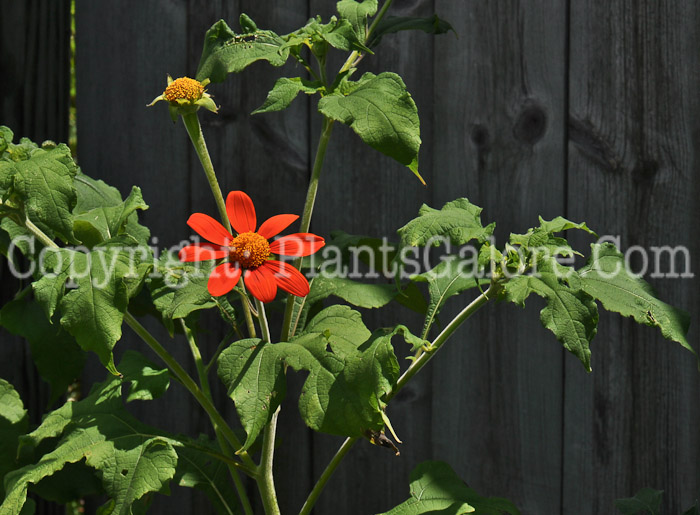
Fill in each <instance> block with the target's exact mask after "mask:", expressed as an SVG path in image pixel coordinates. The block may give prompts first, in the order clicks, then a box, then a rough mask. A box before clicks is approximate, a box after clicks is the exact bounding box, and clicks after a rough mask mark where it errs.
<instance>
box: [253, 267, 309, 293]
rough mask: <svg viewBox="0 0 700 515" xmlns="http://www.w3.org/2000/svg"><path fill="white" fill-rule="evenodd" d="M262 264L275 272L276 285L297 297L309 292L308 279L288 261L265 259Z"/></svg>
mask: <svg viewBox="0 0 700 515" xmlns="http://www.w3.org/2000/svg"><path fill="white" fill-rule="evenodd" d="M262 266H263V267H266V268H267V269H268V270H270V271H271V272H272V273H273V274H275V279H276V280H277V286H279V287H280V288H282V289H283V290H284V291H286V292H288V293H291V294H292V295H296V296H297V297H306V296H307V295H308V294H309V281H307V280H306V277H304V275H303V274H302V273H301V272H300V271H299V270H297V269H296V268H294V267H293V266H292V265H290V264H289V263H284V262H282V261H274V260H270V261H266V262H265V264H264V265H262Z"/></svg>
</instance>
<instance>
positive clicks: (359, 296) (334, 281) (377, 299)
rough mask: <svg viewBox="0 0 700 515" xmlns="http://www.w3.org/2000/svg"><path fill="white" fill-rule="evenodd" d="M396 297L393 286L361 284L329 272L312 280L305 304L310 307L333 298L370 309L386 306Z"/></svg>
mask: <svg viewBox="0 0 700 515" xmlns="http://www.w3.org/2000/svg"><path fill="white" fill-rule="evenodd" d="M396 295H397V291H396V287H395V286H394V285H393V284H367V283H361V282H358V281H354V280H352V279H350V278H348V277H342V276H339V275H337V274H336V273H335V272H334V271H330V270H329V271H324V272H322V273H320V274H319V275H317V276H316V277H314V278H313V282H312V284H311V289H310V291H309V294H308V295H307V296H306V299H307V300H306V303H307V305H308V306H311V305H313V304H314V303H316V302H318V301H321V300H323V299H326V298H328V297H330V296H335V297H338V298H341V299H343V300H344V301H345V302H347V303H348V304H351V305H353V306H357V307H358V308H367V309H372V308H381V307H382V306H386V305H387V304H388V303H389V302H391V301H392V300H393V299H394V297H396Z"/></svg>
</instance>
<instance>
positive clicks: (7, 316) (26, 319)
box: [0, 300, 85, 406]
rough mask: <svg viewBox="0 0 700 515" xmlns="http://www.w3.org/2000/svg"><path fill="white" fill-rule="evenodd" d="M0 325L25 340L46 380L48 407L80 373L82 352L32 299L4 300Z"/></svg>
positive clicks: (83, 354)
mask: <svg viewBox="0 0 700 515" xmlns="http://www.w3.org/2000/svg"><path fill="white" fill-rule="evenodd" d="M0 325H2V327H4V328H5V329H7V330H8V331H10V332H11V333H12V334H16V335H18V336H21V337H22V338H24V339H26V340H27V342H29V347H30V349H31V352H32V361H34V365H35V366H36V369H37V371H38V372H39V375H40V376H41V378H42V379H43V380H44V381H46V382H47V383H49V386H50V390H51V397H50V399H49V406H51V405H52V404H53V403H54V402H56V401H57V400H58V398H59V397H60V396H61V395H63V394H64V393H66V389H67V388H68V386H69V385H70V384H71V383H73V382H74V381H75V380H76V379H78V378H79V377H80V376H81V374H82V371H83V367H84V366H85V353H84V352H83V351H82V350H81V349H80V347H79V346H78V344H77V343H76V342H75V339H74V338H73V337H72V336H71V335H70V334H68V333H67V332H66V331H64V330H63V328H61V326H60V325H59V324H52V323H51V322H49V320H48V319H47V318H46V316H45V314H44V313H43V312H42V309H41V307H40V306H39V304H37V303H36V302H31V301H27V300H15V301H11V302H8V303H7V304H5V305H4V306H3V307H2V310H0ZM59 364H60V365H59Z"/></svg>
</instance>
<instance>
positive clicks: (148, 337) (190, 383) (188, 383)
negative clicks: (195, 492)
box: [124, 311, 255, 475]
mask: <svg viewBox="0 0 700 515" xmlns="http://www.w3.org/2000/svg"><path fill="white" fill-rule="evenodd" d="M124 322H126V324H127V325H128V326H129V327H131V328H132V329H133V330H134V332H135V333H136V334H137V335H138V336H139V337H140V338H141V339H142V340H143V341H144V342H145V343H146V344H147V345H148V346H149V347H150V348H151V349H152V350H153V352H155V353H156V354H157V355H158V357H159V358H160V359H161V360H163V362H164V363H165V364H166V365H167V367H168V368H169V369H170V371H171V372H172V373H173V375H174V376H175V377H176V378H177V379H178V381H180V383H182V385H183V386H184V387H185V388H187V390H188V391H189V392H190V393H191V394H192V396H193V397H194V398H195V399H196V400H197V402H198V403H199V405H200V406H202V408H204V411H206V412H207V414H208V415H209V417H210V418H211V419H212V423H213V424H214V425H215V427H218V428H219V429H220V430H221V432H222V434H223V435H224V437H225V438H226V441H227V442H228V443H229V444H230V445H231V447H233V448H234V449H240V448H241V442H240V441H239V440H238V437H236V435H235V433H234V432H233V430H232V429H231V427H230V426H229V425H228V424H227V423H226V421H225V420H224V419H223V417H222V416H221V414H220V413H219V412H218V411H217V409H216V407H215V406H214V404H212V402H211V401H210V400H209V399H208V398H207V396H206V395H204V393H203V392H202V390H200V389H199V387H198V386H197V384H196V383H195V382H194V380H193V379H192V378H191V377H190V375H189V374H188V373H187V372H186V371H185V369H184V368H182V366H181V365H180V363H178V362H177V360H176V359H175V358H173V357H172V356H171V355H170V353H169V352H168V351H167V350H165V348H164V347H163V346H162V345H161V344H160V343H159V342H158V340H156V339H155V338H154V337H153V335H152V334H151V333H149V332H148V330H147V329H146V328H145V327H143V326H142V325H141V324H140V323H139V321H138V320H136V318H134V316H133V315H132V314H131V313H129V312H128V311H127V312H126V313H125V314H124ZM240 457H241V461H243V463H244V465H245V469H246V471H247V473H249V474H251V475H254V473H253V472H252V471H253V470H255V463H254V462H253V460H252V459H251V457H250V456H249V455H248V453H246V452H242V453H241V454H240Z"/></svg>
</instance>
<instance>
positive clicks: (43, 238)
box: [24, 217, 58, 248]
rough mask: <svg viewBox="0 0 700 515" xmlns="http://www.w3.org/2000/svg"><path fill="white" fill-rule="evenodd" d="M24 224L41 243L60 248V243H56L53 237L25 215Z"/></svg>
mask: <svg viewBox="0 0 700 515" xmlns="http://www.w3.org/2000/svg"><path fill="white" fill-rule="evenodd" d="M24 226H25V227H26V228H27V229H29V230H30V231H31V232H32V234H33V235H34V236H36V237H37V239H38V240H39V241H41V243H43V244H44V245H45V246H47V247H53V248H58V245H56V242H55V241H53V240H52V239H51V238H49V237H48V236H47V235H46V234H45V233H44V231H42V230H41V229H39V228H38V227H37V226H36V225H34V224H33V223H32V221H31V220H30V219H29V218H28V217H25V219H24Z"/></svg>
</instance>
